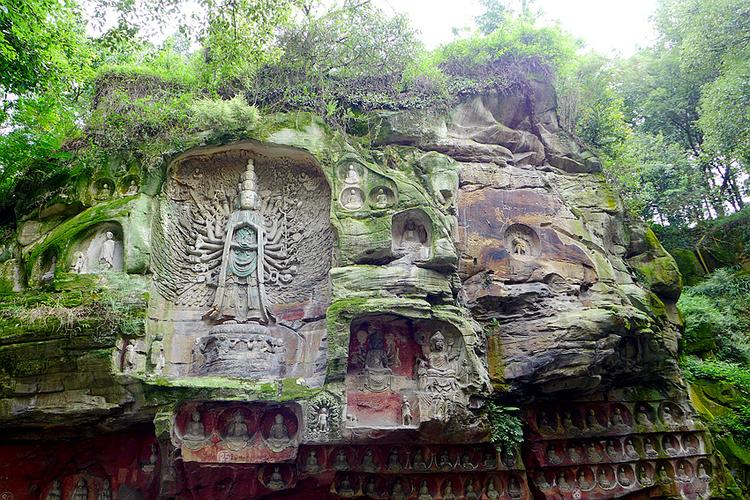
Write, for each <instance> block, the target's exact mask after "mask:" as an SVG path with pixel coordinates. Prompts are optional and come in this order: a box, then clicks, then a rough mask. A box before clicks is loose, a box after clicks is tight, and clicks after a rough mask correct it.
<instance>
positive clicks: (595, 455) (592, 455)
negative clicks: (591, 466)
mask: <svg viewBox="0 0 750 500" xmlns="http://www.w3.org/2000/svg"><path fill="white" fill-rule="evenodd" d="M587 454H588V456H589V460H591V461H592V462H601V461H602V458H604V457H602V454H601V453H599V450H597V449H596V444H595V443H590V444H589V447H588V449H587Z"/></svg>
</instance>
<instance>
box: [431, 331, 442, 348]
mask: <svg viewBox="0 0 750 500" xmlns="http://www.w3.org/2000/svg"><path fill="white" fill-rule="evenodd" d="M430 346H431V347H432V349H433V350H435V351H442V350H444V349H445V337H443V334H442V333H441V332H440V330H438V331H436V332H435V333H434V334H433V335H432V337H431V338H430Z"/></svg>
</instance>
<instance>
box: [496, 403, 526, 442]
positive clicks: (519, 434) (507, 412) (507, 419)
mask: <svg viewBox="0 0 750 500" xmlns="http://www.w3.org/2000/svg"><path fill="white" fill-rule="evenodd" d="M489 417H490V429H491V433H492V442H493V443H495V444H499V445H501V446H502V447H503V449H504V450H512V449H515V448H516V447H517V446H518V445H519V444H521V442H522V441H523V426H522V424H521V419H520V418H519V416H518V408H513V407H508V406H502V405H500V404H498V403H494V402H490V404H489Z"/></svg>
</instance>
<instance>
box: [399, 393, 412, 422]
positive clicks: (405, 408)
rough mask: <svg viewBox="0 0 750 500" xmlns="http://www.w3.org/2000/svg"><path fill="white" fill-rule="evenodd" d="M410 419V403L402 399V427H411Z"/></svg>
mask: <svg viewBox="0 0 750 500" xmlns="http://www.w3.org/2000/svg"><path fill="white" fill-rule="evenodd" d="M411 418H412V417H411V403H409V401H408V400H406V399H404V402H403V403H402V404H401V419H402V421H403V423H404V425H411Z"/></svg>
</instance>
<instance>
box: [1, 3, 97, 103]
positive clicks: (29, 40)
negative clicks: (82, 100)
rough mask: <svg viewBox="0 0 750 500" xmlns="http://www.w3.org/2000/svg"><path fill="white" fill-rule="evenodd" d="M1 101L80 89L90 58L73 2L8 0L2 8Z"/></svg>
mask: <svg viewBox="0 0 750 500" xmlns="http://www.w3.org/2000/svg"><path fill="white" fill-rule="evenodd" d="M0 33H1V34H2V36H0V98H1V99H2V100H3V104H4V105H5V107H6V108H7V106H8V105H9V104H10V103H11V101H9V98H11V99H12V95H15V96H20V95H24V94H27V93H31V92H43V91H45V90H47V89H50V88H52V87H58V88H63V87H66V86H69V87H70V86H75V85H76V84H77V83H78V82H80V81H81V80H82V79H85V78H86V70H87V67H88V63H89V61H90V58H91V52H90V48H89V46H88V42H87V39H86V36H85V31H84V24H83V21H82V18H81V15H80V12H79V9H78V6H77V4H76V3H75V2H74V1H73V0H9V1H8V2H5V3H3V4H0Z"/></svg>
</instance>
